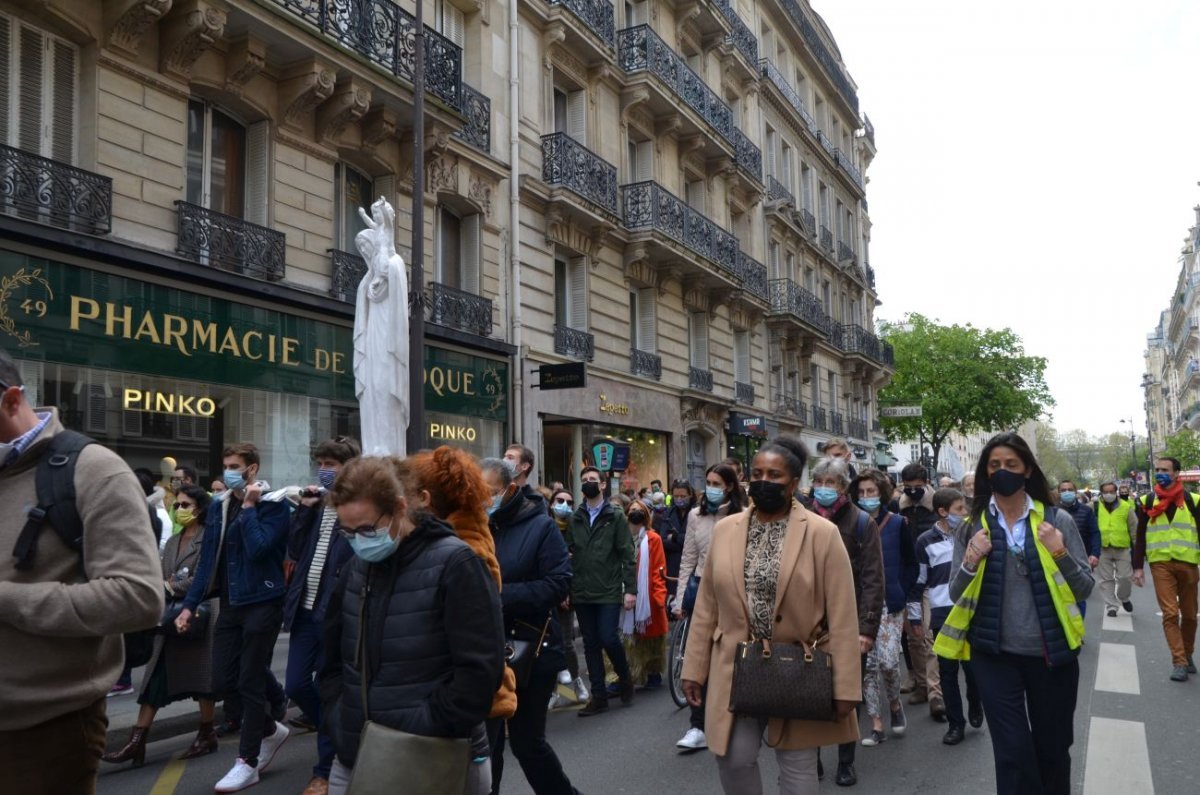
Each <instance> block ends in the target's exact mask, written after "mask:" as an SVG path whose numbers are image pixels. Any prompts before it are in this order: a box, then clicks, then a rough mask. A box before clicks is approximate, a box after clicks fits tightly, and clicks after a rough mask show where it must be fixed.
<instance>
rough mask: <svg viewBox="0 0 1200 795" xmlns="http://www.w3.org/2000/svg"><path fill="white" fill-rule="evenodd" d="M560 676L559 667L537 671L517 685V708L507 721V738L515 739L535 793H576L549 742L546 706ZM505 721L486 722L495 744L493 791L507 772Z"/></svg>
mask: <svg viewBox="0 0 1200 795" xmlns="http://www.w3.org/2000/svg"><path fill="white" fill-rule="evenodd" d="M557 680H558V672H557V671H534V673H533V675H532V676H531V677H530V680H529V682H528V683H527V684H526V686H525V687H523V688H518V689H517V712H516V714H515V715H513V716H512V717H511V718H509V719H508V721H507V723H508V738H507V739H508V742H510V743H512V752H513V756H515V757H516V758H517V762H518V763H519V764H520V765H521V771H522V772H523V773H524V774H525V778H526V780H527V781H528V782H529V786H530V787H531V788H532V789H533V791H534V792H535V793H536V795H574V793H575V788H574V787H572V786H571V780H570V779H568V778H567V774H566V773H564V772H563V769H562V763H561V762H559V761H558V755H557V754H555V753H554V749H553V748H551V747H550V743H548V742H546V710H547V709H548V708H549V706H550V694H551V693H553V692H554V686H555V684H556V682H557ZM505 722H506V721H505V720H504V719H503V718H496V719H493V720H489V721H488V722H487V730H488V742H489V743H490V744H491V746H492V795H498V793H499V792H500V778H501V777H502V776H503V775H504V743H505V736H504V724H505Z"/></svg>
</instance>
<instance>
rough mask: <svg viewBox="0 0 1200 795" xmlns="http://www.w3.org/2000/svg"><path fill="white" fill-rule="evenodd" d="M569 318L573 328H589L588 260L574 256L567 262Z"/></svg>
mask: <svg viewBox="0 0 1200 795" xmlns="http://www.w3.org/2000/svg"><path fill="white" fill-rule="evenodd" d="M567 291H568V293H567V294H568V301H569V303H568V304H567V320H568V323H567V325H569V326H570V327H571V328H573V329H576V330H578V331H587V330H588V302H587V260H586V259H585V258H583V257H572V258H571V259H570V260H569V261H568V262H567Z"/></svg>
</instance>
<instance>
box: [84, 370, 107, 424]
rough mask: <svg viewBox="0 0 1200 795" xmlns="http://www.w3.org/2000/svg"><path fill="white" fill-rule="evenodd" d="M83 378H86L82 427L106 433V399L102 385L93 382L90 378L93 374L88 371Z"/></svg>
mask: <svg viewBox="0 0 1200 795" xmlns="http://www.w3.org/2000/svg"><path fill="white" fill-rule="evenodd" d="M84 377H85V378H87V379H88V384H87V387H86V389H87V392H86V395H87V397H86V401H87V402H86V403H85V404H84V408H83V427H84V430H85V431H86V432H88V433H98V434H107V433H108V416H107V414H108V401H107V400H106V399H105V397H104V386H103V385H102V384H93V383H91V379H92V378H94V377H95V376H94V375H93V374H92V373H91V372H88V373H87V375H86V376H84Z"/></svg>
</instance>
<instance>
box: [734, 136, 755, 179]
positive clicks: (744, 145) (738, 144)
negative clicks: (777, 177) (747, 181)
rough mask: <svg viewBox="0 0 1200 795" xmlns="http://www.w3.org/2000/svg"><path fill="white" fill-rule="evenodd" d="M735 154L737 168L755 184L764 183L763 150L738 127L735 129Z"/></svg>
mask: <svg viewBox="0 0 1200 795" xmlns="http://www.w3.org/2000/svg"><path fill="white" fill-rule="evenodd" d="M732 143H733V154H734V160H736V161H737V166H738V168H740V169H741V170H742V171H744V172H745V173H746V174H747V175H749V176H750V177H752V178H753V179H754V181H755V182H762V150H761V149H759V148H758V146H756V145H755V143H754V142H753V141H751V140H750V139H749V138H747V137H746V134H745V133H744V132H742V131H741V130H740V129H738V128H737V127H734V128H733V141H732Z"/></svg>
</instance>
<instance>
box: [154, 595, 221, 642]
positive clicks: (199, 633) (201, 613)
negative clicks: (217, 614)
mask: <svg viewBox="0 0 1200 795" xmlns="http://www.w3.org/2000/svg"><path fill="white" fill-rule="evenodd" d="M182 612H183V600H182V599H172V600H170V601H168V602H167V606H166V607H165V608H164V609H163V614H162V619H160V620H159V622H158V633H159V634H160V635H166V636H167V637H171V638H179V639H180V640H203V639H204V638H206V637H208V622H209V619H210V618H211V617H212V605H211V604H210V603H209V601H208V600H207V599H206V600H204V601H203V602H201V603H200V604H198V605H196V609H195V610H194V611H192V617H191V618H190V619H189V620H188V628H187V631H186V632H180V631H179V630H178V629H176V627H175V619H177V618H179V614H180V613H182Z"/></svg>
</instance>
